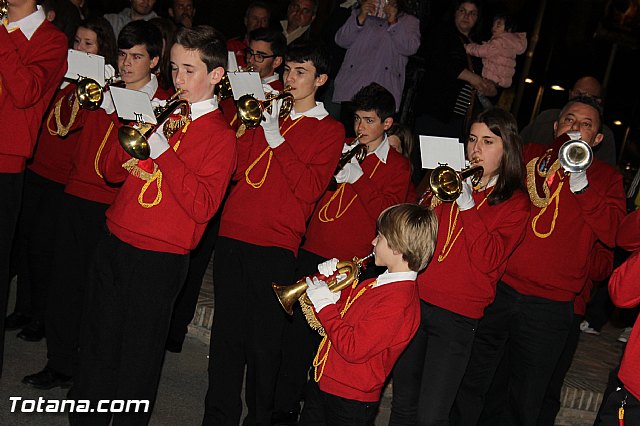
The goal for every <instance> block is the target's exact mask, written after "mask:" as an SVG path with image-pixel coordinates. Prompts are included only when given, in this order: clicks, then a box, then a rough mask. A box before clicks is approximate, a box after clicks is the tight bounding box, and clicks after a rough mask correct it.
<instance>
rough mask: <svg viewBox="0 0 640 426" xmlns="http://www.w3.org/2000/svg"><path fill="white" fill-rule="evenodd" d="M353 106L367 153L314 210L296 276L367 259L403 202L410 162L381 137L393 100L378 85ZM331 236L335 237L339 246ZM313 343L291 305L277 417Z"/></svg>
mask: <svg viewBox="0 0 640 426" xmlns="http://www.w3.org/2000/svg"><path fill="white" fill-rule="evenodd" d="M352 102H353V104H354V106H355V113H354V121H353V128H354V132H355V133H356V134H360V135H361V136H360V138H359V139H358V141H357V144H361V145H366V147H367V152H368V154H367V156H366V157H365V159H364V160H363V161H362V163H359V162H358V161H357V160H356V159H355V158H354V159H353V160H352V161H351V162H350V163H348V164H347V165H346V166H345V167H344V168H343V169H342V170H340V171H339V172H338V173H337V175H336V182H337V183H338V186H337V188H334V189H333V190H327V191H326V192H325V193H324V195H323V196H322V198H321V199H320V201H319V202H318V204H317V205H316V208H315V210H314V212H313V214H312V215H311V219H310V220H309V224H308V226H307V232H306V234H305V241H304V243H303V245H302V247H301V249H300V253H299V255H298V261H297V266H296V267H297V270H296V276H298V277H300V276H305V275H309V274H311V273H313V271H314V270H315V269H316V265H317V264H318V263H320V262H323V261H325V260H327V259H331V258H333V257H336V258H338V259H341V260H348V259H351V258H353V257H354V256H358V257H360V258H362V257H364V256H366V255H367V254H369V252H370V251H371V239H372V238H374V237H375V232H376V231H375V230H376V219H377V218H378V215H379V214H380V213H381V212H382V211H383V210H384V209H386V208H387V207H389V206H392V205H394V204H398V203H402V202H404V201H405V200H406V199H407V193H408V191H409V186H410V183H411V166H410V163H409V160H407V159H406V158H405V157H403V156H402V155H401V154H399V153H398V152H396V151H395V150H394V149H392V148H390V145H389V141H388V139H387V136H386V131H387V130H388V129H389V128H390V127H391V125H392V124H393V114H394V113H395V100H394V98H393V95H392V94H391V92H389V91H388V90H387V89H385V88H384V87H382V86H381V85H379V84H377V83H371V84H369V85H368V86H365V87H363V88H362V89H360V91H358V93H356V95H355V96H354V97H353V98H352ZM352 144H353V142H352ZM351 149H358V147H357V146H355V145H350V144H349V143H345V144H344V145H343V152H348V151H349V150H351ZM334 170H335V169H334ZM336 236H340V237H339V243H337V241H336ZM367 272H368V271H367ZM318 342H319V338H318V336H317V333H315V332H314V331H313V330H311V329H309V327H308V325H307V323H306V321H305V318H304V315H303V314H302V312H301V310H300V308H299V307H298V305H296V307H295V308H294V316H293V321H291V322H290V323H287V325H286V326H285V334H284V342H283V359H284V361H283V366H282V371H281V372H280V374H279V378H278V379H279V382H278V390H277V398H276V411H277V412H280V413H278V414H277V416H278V417H282V418H284V414H283V413H292V414H291V418H293V417H294V416H295V415H296V414H297V412H299V401H300V400H301V399H302V392H303V389H304V387H305V384H306V382H307V377H308V370H309V365H310V364H311V359H312V357H313V354H314V353H315V349H316V347H317V346H318Z"/></svg>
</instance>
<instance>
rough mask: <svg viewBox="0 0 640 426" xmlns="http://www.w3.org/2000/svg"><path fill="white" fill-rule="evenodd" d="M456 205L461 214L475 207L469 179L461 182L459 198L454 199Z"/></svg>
mask: <svg viewBox="0 0 640 426" xmlns="http://www.w3.org/2000/svg"><path fill="white" fill-rule="evenodd" d="M456 203H458V207H459V208H460V211H461V212H463V211H465V210H469V209H472V208H474V207H475V205H476V202H475V201H474V200H473V185H472V184H471V178H467V179H465V180H463V181H462V191H461V192H460V196H459V197H458V198H456Z"/></svg>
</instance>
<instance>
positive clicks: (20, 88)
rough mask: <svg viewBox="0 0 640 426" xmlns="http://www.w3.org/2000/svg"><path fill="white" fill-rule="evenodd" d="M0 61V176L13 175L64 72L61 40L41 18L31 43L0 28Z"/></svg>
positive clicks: (22, 164) (21, 166)
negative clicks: (0, 135)
mask: <svg viewBox="0 0 640 426" xmlns="http://www.w3.org/2000/svg"><path fill="white" fill-rule="evenodd" d="M0 58H2V59H0V127H1V128H2V142H0V173H19V172H21V171H23V170H24V168H25V163H26V161H27V159H28V158H30V157H31V155H32V154H33V148H34V146H35V144H36V140H37V137H38V131H39V130H40V123H42V116H43V115H44V112H45V110H46V109H47V107H48V106H49V102H50V101H51V98H52V97H53V94H54V93H55V91H56V88H57V87H58V85H59V84H60V81H61V80H62V77H63V76H64V74H65V72H66V71H67V38H66V37H65V35H64V34H63V33H62V32H61V31H59V30H58V29H57V28H56V27H55V26H53V24H51V23H50V22H48V21H46V20H45V21H44V22H43V23H42V24H41V25H40V27H38V29H37V30H36V31H35V33H34V34H33V36H32V37H31V40H27V38H26V37H25V36H24V34H23V33H22V32H21V31H20V30H15V31H12V32H11V33H8V32H7V30H6V28H5V27H4V25H0Z"/></svg>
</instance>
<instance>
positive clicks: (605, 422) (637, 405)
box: [595, 387, 640, 426]
mask: <svg viewBox="0 0 640 426" xmlns="http://www.w3.org/2000/svg"><path fill="white" fill-rule="evenodd" d="M622 401H624V424H625V425H640V401H638V398H636V397H634V396H633V395H632V394H631V392H629V391H628V390H627V389H625V388H624V387H621V388H620V389H618V390H616V391H615V392H613V393H611V394H609V396H608V397H606V400H605V401H603V403H602V408H601V410H600V412H599V413H598V418H597V419H596V423H595V424H597V425H601V426H619V425H620V422H619V420H618V410H619V409H620V407H621V406H622Z"/></svg>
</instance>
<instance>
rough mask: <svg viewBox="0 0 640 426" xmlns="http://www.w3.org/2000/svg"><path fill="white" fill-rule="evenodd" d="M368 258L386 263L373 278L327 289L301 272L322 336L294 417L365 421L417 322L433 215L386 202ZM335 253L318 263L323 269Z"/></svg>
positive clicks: (331, 266) (331, 265)
mask: <svg viewBox="0 0 640 426" xmlns="http://www.w3.org/2000/svg"><path fill="white" fill-rule="evenodd" d="M377 229H378V235H377V236H376V237H375V238H374V240H373V241H372V244H373V247H374V249H373V251H374V255H375V262H376V265H378V266H385V267H387V271H385V272H384V273H383V274H381V275H380V276H378V278H377V279H369V280H365V281H364V282H362V283H358V282H355V283H354V284H353V285H352V286H351V287H350V288H346V289H344V290H342V291H340V292H332V291H331V290H330V289H329V287H328V286H327V284H326V282H324V281H322V280H320V279H318V278H316V277H314V278H313V280H311V279H309V278H307V285H308V288H307V296H308V297H309V300H311V302H312V303H313V306H314V311H315V313H316V317H317V319H318V320H319V321H320V323H321V324H322V326H323V328H324V330H325V333H326V336H325V338H324V339H323V340H322V342H321V343H320V347H319V348H318V353H317V355H316V358H315V359H314V361H313V365H314V367H315V371H314V375H313V378H314V380H312V381H310V383H309V387H308V391H307V395H306V398H305V403H304V409H303V412H302V417H301V419H300V424H301V425H308V424H314V425H317V424H326V425H335V424H350V425H371V424H373V420H374V418H375V414H376V412H377V409H378V405H379V402H380V393H381V391H382V387H383V385H384V383H385V381H386V379H387V377H388V375H389V373H390V372H391V369H392V368H393V365H394V364H395V362H396V360H397V359H398V357H399V356H400V354H401V353H402V351H403V350H404V349H405V348H406V347H407V345H408V344H409V342H410V341H411V339H412V338H413V336H414V334H415V333H416V331H417V329H418V325H419V323H420V301H419V298H418V286H417V285H416V282H415V280H416V277H417V275H418V272H419V271H420V270H422V269H424V268H425V267H426V266H427V264H428V263H429V260H430V259H431V256H432V255H433V251H434V249H435V244H436V235H437V229H438V222H437V218H436V216H435V214H434V213H433V211H432V210H431V209H427V208H424V207H421V206H418V205H415V204H399V205H396V206H393V207H389V208H388V209H386V210H385V211H383V212H382V213H381V214H380V217H379V218H378V221H377ZM337 262H338V260H337V259H331V260H328V261H326V262H325V263H322V264H320V265H318V270H319V271H320V272H321V273H322V274H323V275H325V276H330V275H332V274H333V273H335V271H336V264H337Z"/></svg>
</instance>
